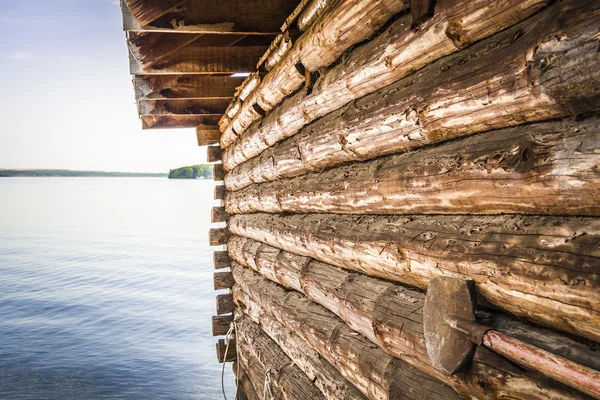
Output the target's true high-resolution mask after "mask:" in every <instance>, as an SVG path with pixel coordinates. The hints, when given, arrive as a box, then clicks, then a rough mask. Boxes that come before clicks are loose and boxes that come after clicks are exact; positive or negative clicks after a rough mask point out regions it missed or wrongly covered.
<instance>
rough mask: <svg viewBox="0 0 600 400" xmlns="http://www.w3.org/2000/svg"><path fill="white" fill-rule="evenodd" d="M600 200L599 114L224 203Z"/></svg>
mask: <svg viewBox="0 0 600 400" xmlns="http://www.w3.org/2000/svg"><path fill="white" fill-rule="evenodd" d="M599 15H600V14H599ZM599 27H600V25H599ZM599 76H600V75H599ZM599 197H600V118H598V117H593V118H589V119H587V120H585V121H583V122H580V121H576V120H574V119H573V120H569V121H553V122H548V123H540V124H533V125H525V126H520V127H516V128H508V129H501V130H499V131H492V132H487V133H485V134H481V135H475V136H471V137H468V138H464V139H462V140H459V141H453V142H450V143H443V144H441V145H439V146H436V147H429V148H425V149H422V150H420V151H414V152H409V153H404V154H399V155H393V156H388V157H384V158H378V159H376V160H372V161H367V162H364V163H354V164H351V165H346V166H341V167H338V168H334V169H330V170H328V171H325V172H321V173H310V174H307V175H303V176H299V177H296V178H292V179H283V180H279V181H275V182H269V183H263V184H259V185H253V186H249V187H247V188H245V189H243V190H240V191H237V192H232V193H229V194H228V195H227V196H226V200H225V205H226V208H227V212H228V213H230V214H233V213H251V212H255V211H261V212H332V213H340V214H503V213H504V214H514V213H520V214H537V215H540V214H545V215H582V216H583V215H587V216H600V202H598V198H599Z"/></svg>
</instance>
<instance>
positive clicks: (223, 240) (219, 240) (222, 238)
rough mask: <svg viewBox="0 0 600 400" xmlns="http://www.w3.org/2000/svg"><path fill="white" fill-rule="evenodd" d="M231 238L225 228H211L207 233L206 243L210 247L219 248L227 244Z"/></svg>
mask: <svg viewBox="0 0 600 400" xmlns="http://www.w3.org/2000/svg"><path fill="white" fill-rule="evenodd" d="M230 237H231V232H229V229H227V228H211V229H210V230H209V231H208V241H209V243H210V245H211V246H221V245H224V244H227V241H228V240H229V238H230Z"/></svg>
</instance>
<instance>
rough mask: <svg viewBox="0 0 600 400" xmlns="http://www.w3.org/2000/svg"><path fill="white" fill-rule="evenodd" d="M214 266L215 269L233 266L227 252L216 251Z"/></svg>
mask: <svg viewBox="0 0 600 400" xmlns="http://www.w3.org/2000/svg"><path fill="white" fill-rule="evenodd" d="M213 264H214V266H215V269H223V268H229V267H230V266H231V259H230V258H229V255H228V254H227V252H226V251H215V252H214V253H213Z"/></svg>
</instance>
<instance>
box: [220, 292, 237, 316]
mask: <svg viewBox="0 0 600 400" xmlns="http://www.w3.org/2000/svg"><path fill="white" fill-rule="evenodd" d="M216 303H217V304H216V306H217V315H223V314H229V313H232V312H233V311H234V310H235V304H234V303H233V295H232V294H231V293H227V294H219V295H217V301H216Z"/></svg>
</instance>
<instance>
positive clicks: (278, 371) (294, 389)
mask: <svg viewBox="0 0 600 400" xmlns="http://www.w3.org/2000/svg"><path fill="white" fill-rule="evenodd" d="M237 335H238V336H237V337H238V338H239V340H241V341H244V342H245V343H247V344H248V345H249V348H250V351H251V353H252V355H253V356H254V357H255V358H256V359H257V360H258V361H259V362H260V363H261V364H262V365H264V366H265V367H267V368H268V369H270V370H271V373H272V381H273V383H274V384H275V385H276V386H278V387H279V390H280V391H281V392H282V393H283V395H284V396H285V397H286V398H288V399H324V397H323V394H322V393H321V392H320V391H319V390H318V389H317V387H316V386H315V385H314V383H313V382H312V381H311V380H310V379H309V378H308V377H307V376H306V374H305V373H304V372H303V371H302V370H301V369H300V368H298V366H297V365H296V364H294V362H293V361H292V360H291V359H290V358H289V357H288V356H287V355H286V354H285V352H284V351H283V350H282V349H281V348H280V347H279V345H277V343H275V342H274V341H273V340H272V339H271V338H270V337H269V336H268V335H266V334H265V333H264V332H263V331H262V329H261V328H260V326H258V325H257V324H255V323H254V322H252V320H251V319H250V318H249V317H247V316H242V317H241V318H240V319H239V321H238V323H237Z"/></svg>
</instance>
